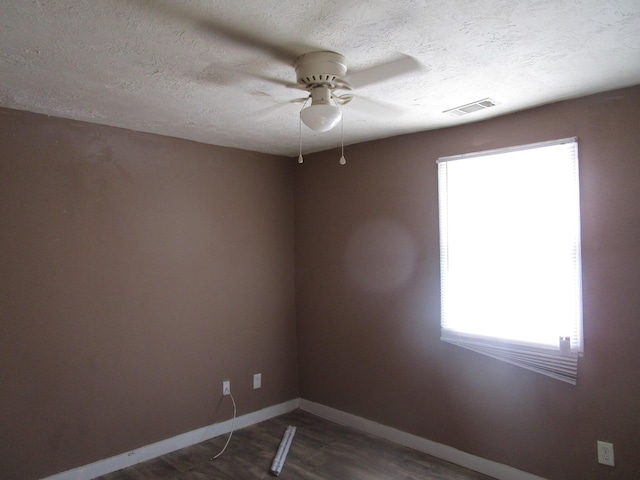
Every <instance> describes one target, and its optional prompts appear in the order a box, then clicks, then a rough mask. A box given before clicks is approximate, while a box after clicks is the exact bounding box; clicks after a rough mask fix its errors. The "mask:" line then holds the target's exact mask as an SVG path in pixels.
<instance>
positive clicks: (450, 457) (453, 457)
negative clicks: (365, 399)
mask: <svg viewBox="0 0 640 480" xmlns="http://www.w3.org/2000/svg"><path fill="white" fill-rule="evenodd" d="M300 408H301V409H302V410H304V411H306V412H309V413H313V414H314V415H317V416H319V417H322V418H326V419H327V420H331V421H332V422H335V423H339V424H340V425H345V426H347V427H351V428H354V429H356V430H360V431H361V432H365V433H369V434H371V435H375V436H377V437H381V438H384V439H385V440H389V441H391V442H393V443H397V444H398V445H403V446H405V447H409V448H412V449H414V450H418V451H419V452H423V453H426V454H428V455H432V456H434V457H437V458H440V459H442V460H446V461H447V462H451V463H455V464H456V465H460V466H461V467H465V468H468V469H470V470H474V471H476V472H480V473H483V474H485V475H489V476H490V477H494V478H497V479H498V480H544V479H543V478H542V477H538V476H536V475H532V474H530V473H527V472H523V471H522V470H518V469H515V468H513V467H509V466H507V465H503V464H501V463H497V462H493V461H491V460H487V459H484V458H481V457H477V456H475V455H471V454H470V453H465V452H463V451H460V450H456V449H455V448H453V447H449V446H447V445H443V444H441V443H437V442H433V441H431V440H427V439H426V438H422V437H418V436H416V435H412V434H410V433H406V432H402V431H400V430H396V429H395V428H391V427H387V426H385V425H381V424H379V423H376V422H373V421H371V420H367V419H365V418H362V417H357V416H355V415H352V414H350V413H345V412H342V411H340V410H336V409H334V408H331V407H327V406H324V405H321V404H319V403H314V402H310V401H309V400H305V399H301V400H300Z"/></svg>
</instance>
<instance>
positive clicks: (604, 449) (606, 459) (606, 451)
mask: <svg viewBox="0 0 640 480" xmlns="http://www.w3.org/2000/svg"><path fill="white" fill-rule="evenodd" d="M598 463H602V464H603V465H610V466H612V467H613V466H614V461H613V443H607V442H601V441H600V440H598Z"/></svg>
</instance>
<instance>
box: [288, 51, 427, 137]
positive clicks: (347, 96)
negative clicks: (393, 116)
mask: <svg viewBox="0 0 640 480" xmlns="http://www.w3.org/2000/svg"><path fill="white" fill-rule="evenodd" d="M293 66H294V69H295V72H296V81H297V86H299V88H300V87H301V88H304V89H305V90H307V91H308V92H309V96H308V97H307V98H306V99H300V100H302V101H304V103H305V105H306V103H308V101H309V100H311V105H309V106H307V107H303V109H302V110H301V112H300V117H301V120H302V122H303V123H304V124H305V125H306V126H307V127H309V128H311V129H312V130H315V131H317V132H326V131H329V130H331V129H332V128H333V127H335V126H336V125H337V124H338V122H340V120H341V118H342V111H341V109H340V106H342V105H345V104H347V103H349V102H350V101H351V100H353V99H354V98H355V96H356V95H355V94H354V93H353V89H354V88H356V87H362V86H364V85H368V84H371V83H376V82H379V81H384V80H388V79H390V78H392V77H395V76H399V75H402V74H405V73H409V72H412V71H415V70H418V69H420V64H419V63H418V62H417V60H415V59H414V58H413V57H410V56H407V55H404V56H402V57H399V58H397V59H395V60H393V61H391V62H386V63H383V64H381V65H377V66H375V67H371V68H368V69H366V70H361V71H359V72H356V73H355V74H354V75H352V76H349V77H348V76H347V61H346V58H345V57H344V56H342V55H340V54H339V53H336V52H331V51H317V52H310V53H305V54H303V55H300V56H299V57H297V58H296V60H295V62H294V65H293ZM340 91H344V93H339V92H340ZM359 98H362V99H366V100H367V101H368V102H370V103H375V104H377V106H378V107H381V108H385V109H388V110H389V111H392V112H393V111H397V107H395V106H392V105H391V104H387V103H384V102H380V101H373V100H370V99H367V98H366V97H359Z"/></svg>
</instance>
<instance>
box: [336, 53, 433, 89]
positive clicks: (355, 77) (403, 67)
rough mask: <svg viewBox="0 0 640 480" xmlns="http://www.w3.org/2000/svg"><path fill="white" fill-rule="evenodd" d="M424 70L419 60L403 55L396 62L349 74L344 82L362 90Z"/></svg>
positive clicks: (392, 61)
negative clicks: (362, 88)
mask: <svg viewBox="0 0 640 480" xmlns="http://www.w3.org/2000/svg"><path fill="white" fill-rule="evenodd" d="M422 69H423V67H422V64H421V63H420V62H418V60H416V59H415V58H413V57H411V56H409V55H402V56H400V57H398V58H396V59H394V60H391V61H388V62H384V63H381V64H378V65H374V66H373V67H369V68H365V69H364V70H358V71H355V72H352V73H349V74H348V75H347V77H346V78H345V79H344V80H345V81H346V82H347V84H348V85H349V86H350V87H351V88H360V87H364V86H366V85H371V84H373V83H378V82H383V81H385V80H389V79H391V78H394V77H398V76H400V75H405V74H407V73H413V72H419V71H420V70H422Z"/></svg>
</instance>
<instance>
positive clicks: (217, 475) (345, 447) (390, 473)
mask: <svg viewBox="0 0 640 480" xmlns="http://www.w3.org/2000/svg"><path fill="white" fill-rule="evenodd" d="M288 425H294V426H295V427H296V433H295V437H294V439H293V444H292V445H291V449H290V450H289V454H288V455H287V459H286V462H285V465H284V468H283V469H282V473H281V474H280V476H279V477H278V478H280V479H282V480H292V479H296V480H392V479H394V480H395V479H400V480H418V479H421V480H422V479H427V480H491V477H487V476H486V475H482V474H479V473H477V472H473V471H471V470H467V469H464V468H462V467H458V466H457V465H453V464H450V463H448V462H445V461H442V460H439V459H436V458H434V457H431V456H429V455H426V454H424V453H420V452H417V451H415V450H411V449H409V448H405V447H402V446H399V445H396V444H394V443H391V442H388V441H386V440H382V439H380V438H377V437H374V436H371V435H367V434H364V433H360V432H358V431H356V430H353V429H351V428H348V427H344V426H341V425H338V424H335V423H333V422H330V421H328V420H324V419H322V418H320V417H317V416H315V415H312V414H310V413H307V412H304V411H302V410H296V411H293V412H291V413H288V414H286V415H282V416H280V417H276V418H273V419H271V420H267V421H265V422H262V423H259V424H257V425H252V426H250V427H247V428H244V429H242V430H238V431H236V432H234V434H233V437H232V439H231V442H230V443H229V446H228V447H227V450H226V451H225V453H223V454H222V456H220V457H219V458H217V459H216V460H213V461H212V460H210V459H211V457H212V456H213V455H215V454H217V453H218V452H219V451H220V450H221V449H222V447H223V446H224V443H225V442H226V439H227V435H223V436H221V437H217V438H214V439H211V440H208V441H206V442H202V443H199V444H197V445H193V446H191V447H187V448H184V449H182V450H178V451H176V452H173V453H169V454H167V455H163V456H162V457H158V458H156V459H153V460H149V461H148V462H144V463H141V464H138V465H135V466H132V467H128V468H125V469H123V470H120V471H118V472H114V473H111V474H109V475H105V476H102V477H98V479H99V480H151V479H153V480H165V479H166V480H187V479H188V480H205V479H206V480H212V479H216V480H217V479H220V480H244V479H273V478H275V477H274V476H272V475H270V474H269V468H270V467H271V462H272V461H273V458H274V456H275V454H276V451H277V449H278V446H279V445H280V441H281V439H282V435H283V434H284V431H285V429H286V428H287V426H288Z"/></svg>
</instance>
